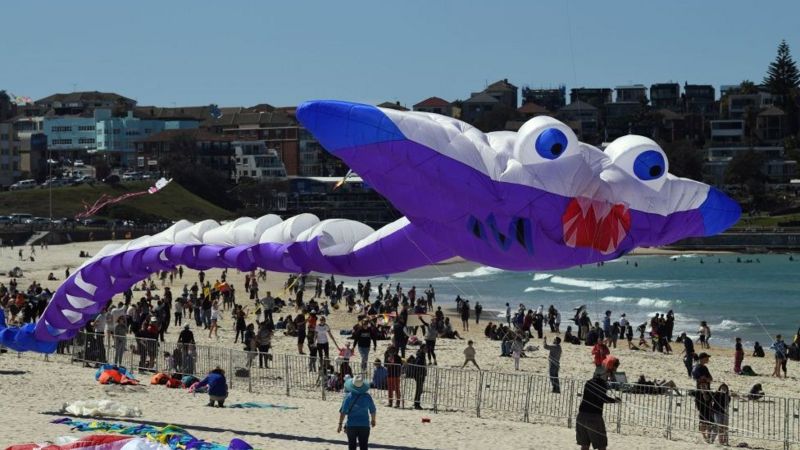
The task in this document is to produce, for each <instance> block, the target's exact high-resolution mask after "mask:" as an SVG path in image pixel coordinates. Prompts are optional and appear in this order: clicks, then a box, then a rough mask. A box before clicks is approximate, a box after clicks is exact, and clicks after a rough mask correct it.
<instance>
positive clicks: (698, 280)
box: [344, 253, 800, 348]
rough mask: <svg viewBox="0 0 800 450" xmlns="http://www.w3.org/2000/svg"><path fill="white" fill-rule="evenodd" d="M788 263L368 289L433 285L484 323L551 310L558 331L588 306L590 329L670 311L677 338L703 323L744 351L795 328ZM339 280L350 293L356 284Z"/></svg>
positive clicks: (726, 261)
mask: <svg viewBox="0 0 800 450" xmlns="http://www.w3.org/2000/svg"><path fill="white" fill-rule="evenodd" d="M737 258H739V259H740V260H741V262H737ZM793 258H794V261H793V262H792V261H790V260H789V255H781V254H774V255H768V254H762V255H736V254H725V255H707V254H701V253H698V254H687V255H681V256H628V257H624V258H621V259H618V260H615V261H611V262H606V263H605V264H603V265H602V266H597V265H586V266H583V267H574V268H570V269H565V270H554V271H547V272H535V273H534V272H509V271H504V270H500V269H495V268H491V267H485V266H480V265H477V264H473V263H457V264H447V265H439V266H430V267H424V268H420V269H416V270H413V271H409V272H406V273H403V274H399V275H394V276H391V277H375V278H372V279H371V281H372V284H373V287H375V288H377V286H378V284H379V283H384V285H385V284H386V283H392V284H396V283H398V282H399V283H400V285H401V286H402V287H403V288H404V290H405V291H407V290H408V289H410V288H411V286H416V287H417V291H418V292H419V293H420V295H421V294H422V291H423V290H424V289H425V287H427V286H428V284H432V285H433V286H434V288H435V290H436V299H437V303H438V304H439V305H442V306H443V307H452V306H454V305H455V302H454V300H455V297H456V295H461V297H462V298H466V299H469V300H470V304H471V305H474V304H475V302H476V301H479V302H481V304H482V305H483V307H484V315H483V316H484V317H485V319H486V320H491V319H495V320H497V319H496V318H497V317H498V316H501V315H502V316H505V304H506V302H508V303H510V304H511V306H512V308H514V309H516V307H517V306H518V305H519V304H520V303H522V304H524V305H525V306H526V307H527V308H532V309H535V308H536V307H537V306H539V305H544V307H545V308H547V307H548V306H549V305H551V304H552V305H555V306H556V308H558V309H559V310H560V311H561V317H562V319H561V323H562V331H563V330H564V329H565V328H566V325H570V324H572V323H571V320H570V319H571V317H572V314H573V308H576V307H578V306H580V305H586V308H587V311H588V312H589V315H590V317H591V318H592V320H593V321H600V319H601V318H602V315H603V313H604V312H605V311H606V310H611V311H612V318H613V319H614V320H618V319H619V316H620V314H622V313H626V314H627V317H628V319H629V320H631V322H632V323H633V324H640V323H643V322H645V321H646V320H648V318H649V317H652V315H653V314H654V313H656V312H658V313H666V312H667V311H668V310H670V309H672V310H673V311H674V313H675V319H676V320H675V322H676V324H675V332H676V334H680V332H682V331H685V332H686V333H687V334H688V335H690V336H696V335H697V330H698V328H699V326H700V321H701V320H705V321H707V322H708V324H709V326H710V327H711V333H712V344H716V345H723V346H732V345H733V340H734V338H735V337H741V338H742V340H743V341H744V342H745V345H746V348H747V347H750V346H751V344H752V342H754V341H759V342H761V343H762V344H764V343H765V342H770V339H771V336H774V335H775V334H777V333H781V334H783V335H784V337H785V338H787V340H790V339H791V337H792V336H793V335H794V334H795V333H796V332H797V329H798V327H800V255H793ZM748 261H749V262H748ZM344 280H345V284H348V285H354V284H356V283H357V282H358V280H356V279H350V278H345V279H344ZM362 281H363V280H362ZM482 320H483V317H482Z"/></svg>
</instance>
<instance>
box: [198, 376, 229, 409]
mask: <svg viewBox="0 0 800 450" xmlns="http://www.w3.org/2000/svg"><path fill="white" fill-rule="evenodd" d="M203 386H208V405H207V406H214V402H217V405H218V406H219V407H220V408H224V404H225V398H227V397H228V381H227V380H226V379H225V371H224V370H222V369H221V368H220V367H219V366H217V368H216V369H214V370H212V371H211V372H209V373H208V375H206V377H205V378H203V380H202V381H200V384H199V385H198V386H197V387H203Z"/></svg>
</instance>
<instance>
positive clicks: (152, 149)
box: [134, 128, 235, 178]
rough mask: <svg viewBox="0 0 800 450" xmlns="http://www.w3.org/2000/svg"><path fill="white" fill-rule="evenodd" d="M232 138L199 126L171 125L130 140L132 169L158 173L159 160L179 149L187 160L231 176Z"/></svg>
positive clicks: (232, 175)
mask: <svg viewBox="0 0 800 450" xmlns="http://www.w3.org/2000/svg"><path fill="white" fill-rule="evenodd" d="M233 142H234V138H232V137H230V136H223V135H219V134H214V133H211V132H209V131H207V130H204V129H201V128H193V129H172V130H164V131H162V132H160V133H155V134H152V135H150V136H148V137H145V138H142V139H139V140H136V141H134V147H135V149H136V153H135V156H136V165H135V169H136V170H137V171H140V172H151V173H154V174H160V173H161V171H162V170H163V169H162V168H161V166H160V161H161V160H162V159H163V158H166V157H169V156H170V155H173V154H175V153H178V152H179V153H181V154H182V155H183V156H184V157H185V158H186V163H187V164H198V165H202V166H204V167H207V168H209V169H212V170H215V171H217V172H220V174H221V175H222V176H224V177H225V178H233V177H234V176H235V173H234V171H235V166H234V161H235V160H234V159H233V157H234V148H233Z"/></svg>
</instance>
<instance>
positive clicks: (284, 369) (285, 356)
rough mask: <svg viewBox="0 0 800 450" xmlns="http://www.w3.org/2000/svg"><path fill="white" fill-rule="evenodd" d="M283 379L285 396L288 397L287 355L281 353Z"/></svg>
mask: <svg viewBox="0 0 800 450" xmlns="http://www.w3.org/2000/svg"><path fill="white" fill-rule="evenodd" d="M283 374H284V376H283V379H284V381H285V382H286V396H287V397H289V396H290V395H289V355H288V354H286V355H283Z"/></svg>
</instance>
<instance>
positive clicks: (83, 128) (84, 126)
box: [78, 125, 95, 131]
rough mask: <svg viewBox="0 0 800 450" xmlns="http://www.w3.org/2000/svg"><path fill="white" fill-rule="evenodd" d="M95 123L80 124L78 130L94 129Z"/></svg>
mask: <svg viewBox="0 0 800 450" xmlns="http://www.w3.org/2000/svg"><path fill="white" fill-rule="evenodd" d="M94 130H95V128H94V125H80V126H79V127H78V131H94Z"/></svg>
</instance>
